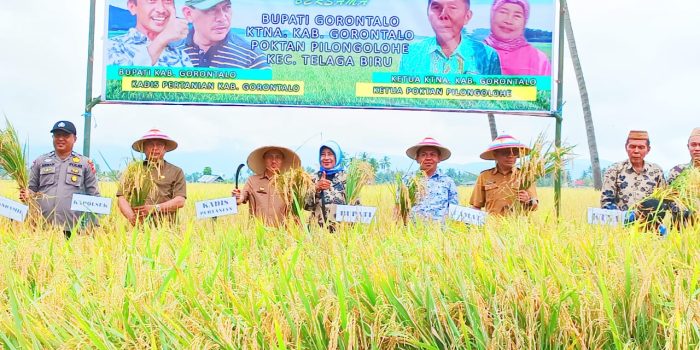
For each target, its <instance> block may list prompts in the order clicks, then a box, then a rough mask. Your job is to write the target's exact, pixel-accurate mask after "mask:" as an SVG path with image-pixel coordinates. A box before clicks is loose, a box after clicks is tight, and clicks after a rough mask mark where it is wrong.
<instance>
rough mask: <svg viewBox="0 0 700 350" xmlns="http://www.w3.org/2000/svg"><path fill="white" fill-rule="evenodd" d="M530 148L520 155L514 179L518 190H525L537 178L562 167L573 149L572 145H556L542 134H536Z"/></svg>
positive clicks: (535, 181)
mask: <svg viewBox="0 0 700 350" xmlns="http://www.w3.org/2000/svg"><path fill="white" fill-rule="evenodd" d="M530 148H531V150H530V153H529V154H528V155H526V156H524V157H521V158H520V162H519V165H518V168H519V170H518V172H517V180H516V181H517V183H518V189H520V190H527V189H528V188H530V187H531V186H532V185H533V184H535V183H537V180H539V179H541V178H543V177H545V176H549V175H552V174H553V173H555V172H556V171H557V170H560V169H562V168H564V165H565V163H566V162H568V160H567V157H568V156H570V155H571V154H572V151H573V149H574V147H573V146H563V147H556V146H554V144H553V143H552V142H547V141H546V140H545V136H544V134H540V135H539V136H537V139H535V143H534V144H533V145H532V147H530Z"/></svg>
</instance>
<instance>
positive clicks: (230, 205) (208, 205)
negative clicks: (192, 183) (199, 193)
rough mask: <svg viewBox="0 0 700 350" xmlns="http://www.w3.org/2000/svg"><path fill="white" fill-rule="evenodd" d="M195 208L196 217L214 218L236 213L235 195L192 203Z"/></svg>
mask: <svg viewBox="0 0 700 350" xmlns="http://www.w3.org/2000/svg"><path fill="white" fill-rule="evenodd" d="M194 207H195V209H196V210H197V219H208V218H216V217H219V216H226V215H234V214H237V213H238V207H237V206H236V197H226V198H219V199H212V200H207V201H201V202H197V203H195V204H194Z"/></svg>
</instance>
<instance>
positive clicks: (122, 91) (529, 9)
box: [103, 0, 557, 115]
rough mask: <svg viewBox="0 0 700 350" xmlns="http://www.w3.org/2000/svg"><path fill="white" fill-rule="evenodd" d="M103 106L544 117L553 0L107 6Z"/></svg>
mask: <svg viewBox="0 0 700 350" xmlns="http://www.w3.org/2000/svg"><path fill="white" fill-rule="evenodd" d="M106 13H107V16H108V19H107V21H106V22H107V33H108V35H107V39H106V42H105V56H104V58H105V76H104V77H105V82H104V94H103V96H104V100H105V101H107V102H132V103H173V104H208V105H212V104H213V105H274V106H319V107H348V108H392V109H427V110H456V111H478V112H483V111H494V112H499V113H504V112H505V113H528V114H534V115H548V114H550V113H551V111H552V110H553V109H554V107H553V100H555V96H554V94H553V91H552V86H553V83H552V82H553V79H552V62H556V61H557V59H556V57H554V56H553V53H554V52H555V51H556V50H553V41H552V38H553V37H554V35H553V32H554V28H555V22H556V17H557V16H556V13H557V11H556V5H555V0H530V1H528V0H495V2H494V1H492V0H471V1H469V0H175V1H173V0H108V1H107V12H106Z"/></svg>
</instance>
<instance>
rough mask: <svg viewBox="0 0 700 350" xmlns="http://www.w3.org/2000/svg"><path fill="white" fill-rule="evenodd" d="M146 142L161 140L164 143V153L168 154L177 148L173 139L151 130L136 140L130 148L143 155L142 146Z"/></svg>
mask: <svg viewBox="0 0 700 350" xmlns="http://www.w3.org/2000/svg"><path fill="white" fill-rule="evenodd" d="M148 140H162V141H164V142H165V151H166V152H170V151H172V150H174V149H176V148H177V142H175V141H174V140H173V139H171V138H170V136H168V135H166V134H164V133H163V132H161V131H160V130H158V129H151V130H148V132H147V133H146V135H143V136H141V138H140V139H138V140H136V142H134V143H133V144H132V145H131V148H133V149H134V151H136V152H141V153H143V144H144V143H145V142H146V141H148Z"/></svg>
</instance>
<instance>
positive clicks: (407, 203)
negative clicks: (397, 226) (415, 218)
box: [396, 171, 426, 225]
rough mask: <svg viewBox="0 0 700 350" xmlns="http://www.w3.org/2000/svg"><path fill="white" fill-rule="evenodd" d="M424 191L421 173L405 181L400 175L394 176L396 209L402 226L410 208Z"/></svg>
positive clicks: (406, 220)
mask: <svg viewBox="0 0 700 350" xmlns="http://www.w3.org/2000/svg"><path fill="white" fill-rule="evenodd" d="M425 190H426V183H425V174H424V173H423V172H422V171H418V172H416V174H415V175H414V176H411V177H409V178H407V179H406V180H405V181H404V179H403V178H402V177H401V174H396V208H397V209H398V212H399V216H400V217H401V219H402V220H403V223H404V225H405V224H407V223H408V216H409V214H410V213H411V208H413V206H414V205H415V204H416V202H417V201H418V200H420V198H421V197H422V196H423V195H424V194H425Z"/></svg>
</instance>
